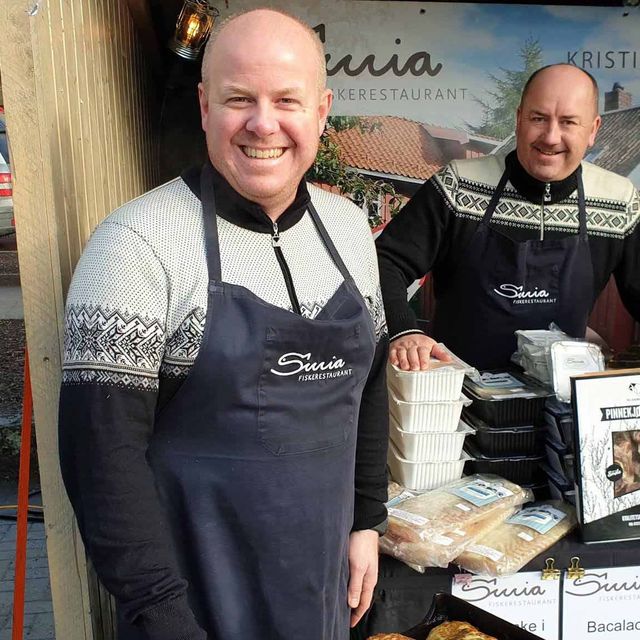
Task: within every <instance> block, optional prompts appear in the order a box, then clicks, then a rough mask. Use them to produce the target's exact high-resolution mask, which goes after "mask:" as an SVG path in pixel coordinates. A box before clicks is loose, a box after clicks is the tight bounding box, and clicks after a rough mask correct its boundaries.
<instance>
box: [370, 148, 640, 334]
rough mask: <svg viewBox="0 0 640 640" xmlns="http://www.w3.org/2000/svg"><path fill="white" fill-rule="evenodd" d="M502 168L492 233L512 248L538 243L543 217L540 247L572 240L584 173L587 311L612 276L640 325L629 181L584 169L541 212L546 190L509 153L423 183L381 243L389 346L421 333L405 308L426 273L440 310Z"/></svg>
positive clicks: (637, 248) (639, 261) (634, 206)
mask: <svg viewBox="0 0 640 640" xmlns="http://www.w3.org/2000/svg"><path fill="white" fill-rule="evenodd" d="M505 162H506V163H508V164H509V165H510V168H511V179H510V181H509V182H508V183H507V186H506V188H505V192H504V193H503V196H502V198H501V201H500V203H499V206H498V208H497V210H496V212H495V213H494V215H493V216H492V218H491V226H492V227H493V228H495V229H498V230H499V231H500V232H502V233H503V234H505V235H507V236H508V237H510V238H512V239H513V240H516V241H523V240H529V239H539V238H540V235H541V227H542V221H541V214H542V212H544V214H543V215H544V238H545V239H554V238H562V237H566V236H567V235H569V234H575V233H577V232H578V206H577V192H576V188H577V174H578V172H582V175H583V182H584V188H585V196H586V205H587V232H588V236H589V246H590V250H591V258H592V264H593V276H594V289H593V296H592V300H591V301H590V306H592V305H593V303H594V302H595V300H596V298H597V297H598V295H599V294H600V292H601V291H602V289H603V288H604V287H605V285H606V284H607V281H608V280H609V277H610V276H611V274H613V275H614V276H615V278H616V283H617V285H618V289H619V291H620V296H621V298H622V300H623V302H624V304H625V306H626V307H627V309H628V310H629V312H630V313H631V315H632V316H633V317H634V318H635V319H636V320H638V319H640V225H638V220H639V219H640V201H639V197H638V191H637V190H636V189H635V188H634V187H633V185H632V184H631V182H630V181H629V180H627V179H626V178H622V177H620V176H618V175H616V174H613V173H611V172H609V171H605V170H604V169H600V168H599V167H596V166H595V165H592V164H589V163H587V162H583V163H582V165H581V166H580V167H578V169H577V170H576V172H574V173H573V174H572V175H570V176H569V177H567V178H566V179H564V180H561V181H558V182H552V183H550V188H551V201H550V203H544V206H543V195H544V191H545V187H546V185H545V183H543V182H540V181H539V180H536V179H535V178H532V177H531V176H530V175H529V174H527V173H526V171H525V170H524V169H523V168H522V166H521V165H520V163H519V162H518V159H517V157H516V154H515V152H512V153H511V154H509V155H508V156H507V157H506V158H505V159H502V158H500V157H499V156H488V157H485V158H480V159H475V160H463V161H454V162H452V163H450V164H449V165H447V166H446V167H444V168H443V169H442V170H441V171H439V172H438V173H437V174H435V175H434V176H433V177H432V178H431V179H430V180H428V181H427V182H425V184H424V185H423V186H422V187H421V188H420V189H419V190H418V192H417V193H416V194H415V195H414V196H413V198H411V200H410V201H409V202H408V203H407V204H406V205H405V206H404V208H403V209H402V210H401V211H400V213H399V214H398V215H397V216H396V217H395V218H394V219H393V220H392V221H391V222H390V223H389V224H388V225H387V227H386V228H385V230H384V232H383V233H382V234H381V235H380V236H379V237H378V239H377V241H376V246H377V252H378V261H379V265H380V282H381V285H382V295H383V299H384V306H385V314H386V318H387V324H388V327H389V338H390V340H393V339H394V337H398V336H399V334H403V333H407V332H412V331H413V332H416V331H419V329H418V325H417V322H416V317H415V314H414V313H413V312H412V310H411V309H410V308H409V306H408V304H407V287H408V286H409V285H410V284H411V283H412V282H413V281H415V280H417V279H419V278H421V277H422V276H424V275H425V274H427V273H429V272H431V273H432V274H433V277H434V292H435V298H436V306H437V301H438V296H439V293H440V292H442V291H443V290H444V288H445V287H446V286H447V279H448V274H450V273H452V272H453V270H454V269H455V268H456V263H457V261H458V260H460V259H462V258H463V257H464V248H465V247H466V246H467V244H468V243H469V241H470V239H471V237H472V235H473V234H474V232H475V231H476V229H477V226H478V224H479V223H480V221H481V220H482V216H483V215H484V211H485V209H486V207H487V205H488V203H489V200H490V198H491V195H492V194H493V191H494V189H495V186H496V185H497V183H498V180H499V179H500V176H501V174H502V171H503V169H504V165H505ZM500 205H503V207H502V208H501V206H500ZM470 321H471V319H470ZM541 328H544V329H546V327H541Z"/></svg>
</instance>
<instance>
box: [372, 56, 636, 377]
mask: <svg viewBox="0 0 640 640" xmlns="http://www.w3.org/2000/svg"><path fill="white" fill-rule="evenodd" d="M599 127H600V116H599V115H598V86H597V84H596V82H595V80H594V79H593V78H592V77H591V76H590V75H589V74H588V73H586V72H585V71H583V70H581V69H579V68H577V67H574V66H572V65H568V64H557V65H550V66H548V67H544V68H542V69H540V70H538V71H537V72H535V73H534V74H533V75H532V76H531V78H529V80H528V81H527V83H526V85H525V87H524V90H523V93H522V98H521V102H520V106H519V108H518V110H517V114H516V150H515V151H513V152H512V153H510V154H509V155H507V156H506V157H502V156H500V155H493V156H488V157H484V158H479V159H474V160H454V161H453V162H451V163H450V164H449V165H447V166H446V167H444V168H443V169H442V170H441V171H440V172H438V173H437V174H435V175H434V176H433V177H432V178H431V179H430V180H429V181H428V182H426V183H425V184H424V185H423V186H422V187H421V188H420V190H419V191H418V192H417V193H416V194H415V195H414V196H413V198H412V199H411V201H410V202H409V203H408V204H407V205H406V206H405V207H404V209H403V210H402V211H401V212H400V213H399V215H398V216H397V217H396V218H395V219H394V220H393V221H392V222H391V223H390V224H389V225H388V226H387V228H386V229H385V231H384V233H382V234H381V235H380V236H379V238H378V241H377V245H378V247H377V248H378V259H379V261H380V276H381V283H382V293H383V298H384V303H385V312H386V316H387V322H388V324H389V335H390V349H389V351H390V360H391V362H393V363H394V364H397V365H398V366H400V367H401V368H402V369H420V368H423V369H424V368H427V367H428V365H429V358H430V357H436V358H439V357H443V358H444V357H446V354H444V353H442V351H441V349H440V348H439V347H438V345H437V344H436V343H437V342H444V343H445V344H446V345H447V346H448V347H449V348H450V349H451V350H452V351H453V352H454V353H456V354H457V355H458V356H460V357H461V358H463V359H464V360H466V361H467V362H468V363H469V364H471V365H473V366H476V367H478V368H479V369H492V368H499V367H505V366H507V365H509V363H510V357H511V354H512V353H513V352H514V351H515V349H516V339H515V336H514V331H516V330H517V329H546V328H548V326H549V324H550V323H551V322H555V323H556V324H557V325H558V326H559V327H560V328H561V329H563V330H564V331H565V332H566V333H568V334H569V335H571V336H574V337H576V338H584V336H585V331H586V327H587V319H588V317H589V313H590V311H591V308H592V306H593V303H594V302H595V300H596V298H597V297H598V295H599V293H600V292H601V291H602V289H603V288H604V286H605V285H606V284H607V281H608V280H609V277H610V276H611V274H614V275H615V278H616V283H617V285H618V290H619V291H620V295H621V297H622V300H623V302H624V303H625V305H626V307H627V309H628V310H629V312H630V313H631V314H632V315H633V316H634V318H635V319H636V320H640V225H639V224H638V221H639V219H640V203H639V198H638V191H637V190H636V189H635V188H634V186H633V184H632V183H631V182H630V181H629V180H628V179H626V178H623V177H621V176H618V175H616V174H613V173H611V172H609V171H605V170H604V169H601V168H599V167H597V166H595V165H593V164H590V163H589V162H585V161H583V157H584V155H585V153H586V151H587V150H588V149H589V148H590V147H591V146H593V144H594V143H595V139H596V135H597V133H598V129H599ZM429 272H432V273H433V277H434V290H435V298H436V311H435V317H434V319H433V326H432V330H431V331H430V332H429V333H430V335H426V334H424V333H423V332H421V331H420V330H419V329H418V326H417V323H416V318H415V316H414V314H413V313H412V311H411V310H410V309H409V307H408V305H407V295H406V294H407V286H408V285H410V284H411V283H412V282H413V281H414V280H416V279H417V278H421V277H422V276H423V275H424V274H426V273H429Z"/></svg>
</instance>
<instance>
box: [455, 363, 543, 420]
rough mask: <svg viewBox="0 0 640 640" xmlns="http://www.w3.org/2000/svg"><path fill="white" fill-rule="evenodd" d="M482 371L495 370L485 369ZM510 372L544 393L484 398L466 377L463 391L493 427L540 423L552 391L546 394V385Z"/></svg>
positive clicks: (475, 408) (476, 412) (476, 409)
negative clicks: (527, 395) (526, 396)
mask: <svg viewBox="0 0 640 640" xmlns="http://www.w3.org/2000/svg"><path fill="white" fill-rule="evenodd" d="M482 373H494V372H493V371H483V372H482ZM508 373H509V374H510V375H512V376H514V377H515V378H517V379H518V380H520V381H522V383H523V385H526V386H527V387H530V388H531V389H535V390H537V391H538V392H539V393H541V394H542V395H536V396H533V397H530V398H521V397H510V396H508V395H506V396H503V397H502V398H500V399H493V398H491V399H488V398H483V397H481V396H479V395H478V394H477V393H476V392H475V391H474V390H473V388H472V386H471V384H470V383H469V382H468V381H467V380H466V379H465V384H464V388H463V391H464V394H465V395H466V396H468V397H469V398H470V399H471V400H472V401H473V412H474V414H475V415H477V416H479V417H480V418H482V419H483V420H484V421H485V422H486V423H487V424H489V425H491V426H492V427H519V426H524V425H531V424H536V423H538V422H539V421H540V419H541V417H542V411H543V409H544V404H545V402H546V399H547V397H548V396H549V395H550V394H551V392H550V391H549V392H548V393H546V394H545V387H543V386H542V385H540V384H539V383H537V382H535V381H534V380H530V379H528V378H527V377H526V376H524V375H522V374H519V373H516V372H511V371H510V372H508Z"/></svg>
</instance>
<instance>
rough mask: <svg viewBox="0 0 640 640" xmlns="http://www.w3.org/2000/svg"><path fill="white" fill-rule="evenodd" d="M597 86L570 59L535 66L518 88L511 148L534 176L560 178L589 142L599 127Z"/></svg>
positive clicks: (571, 168) (574, 165) (571, 169)
mask: <svg viewBox="0 0 640 640" xmlns="http://www.w3.org/2000/svg"><path fill="white" fill-rule="evenodd" d="M597 89H598V87H597V85H596V84H595V81H594V80H593V78H592V77H591V76H590V75H589V74H588V73H586V72H584V71H583V70H582V69H579V68H578V67H574V66H573V65H570V64H554V65H551V66H549V67H544V68H542V69H540V70H539V71H537V72H536V73H535V74H534V75H533V76H531V78H530V79H529V81H528V82H527V84H526V86H525V89H524V91H523V93H522V100H521V102H520V106H519V107H518V113H517V118H516V151H517V154H518V160H519V161H520V164H521V165H522V166H523V167H524V169H525V170H526V171H527V173H529V175H531V176H532V177H534V178H536V179H537V180H540V181H543V182H556V181H559V180H564V179H565V178H567V177H568V176H569V175H571V174H572V173H573V172H574V171H575V170H576V169H577V168H578V166H579V164H580V162H581V161H582V159H583V158H584V154H585V153H586V151H587V149H589V147H592V146H593V145H594V143H595V139H596V134H597V133H598V129H599V127H600V123H601V120H600V116H599V115H598V91H597Z"/></svg>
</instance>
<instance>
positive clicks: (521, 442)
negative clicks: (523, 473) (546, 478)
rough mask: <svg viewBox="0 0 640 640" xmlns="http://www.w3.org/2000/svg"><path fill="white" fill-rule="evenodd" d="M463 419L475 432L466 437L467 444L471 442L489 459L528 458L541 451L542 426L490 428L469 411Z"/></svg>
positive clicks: (544, 429)
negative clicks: (499, 457)
mask: <svg viewBox="0 0 640 640" xmlns="http://www.w3.org/2000/svg"><path fill="white" fill-rule="evenodd" d="M463 419H464V421H465V422H466V423H467V424H469V425H470V426H472V427H473V428H474V429H475V430H476V433H475V435H469V436H467V442H471V444H472V445H473V446H474V447H475V448H476V449H478V451H479V452H480V453H481V454H482V455H485V456H489V457H491V458H495V457H497V456H528V455H533V454H536V453H542V451H543V446H544V440H545V436H546V428H545V427H544V426H540V427H536V426H534V425H522V426H518V427H491V426H489V425H488V424H487V423H486V422H485V421H484V420H482V419H481V418H479V417H478V416H476V415H474V414H473V413H472V412H471V411H465V413H464V418H463Z"/></svg>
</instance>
